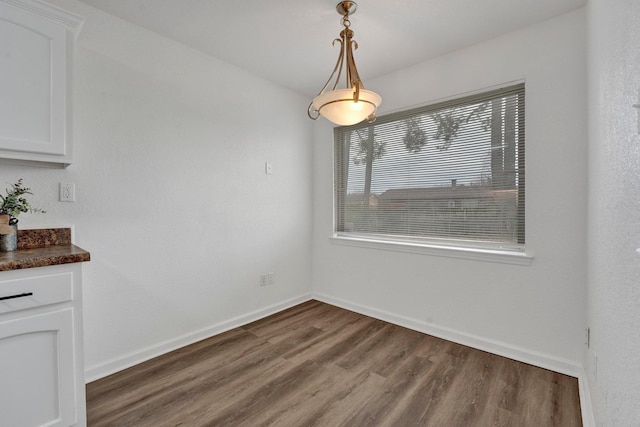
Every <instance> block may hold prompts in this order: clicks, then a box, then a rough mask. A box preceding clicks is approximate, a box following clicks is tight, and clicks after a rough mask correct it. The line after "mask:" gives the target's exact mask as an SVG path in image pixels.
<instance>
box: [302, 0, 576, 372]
mask: <svg viewBox="0 0 640 427" xmlns="http://www.w3.org/2000/svg"><path fill="white" fill-rule="evenodd" d="M585 38H586V37H585V14H584V10H578V11H576V12H572V13H569V14H566V15H562V16H560V17H558V18H555V19H552V20H549V21H546V22H543V23H541V24H539V25H536V26H533V27H529V28H526V29H523V30H521V31H517V32H514V33H510V34H507V35H504V36H502V37H499V38H496V39H494V40H490V41H488V42H484V43H478V44H476V45H474V46H471V47H469V48H466V49H463V50H460V51H456V52H452V53H451V54H449V55H445V56H441V57H439V58H436V59H434V60H432V61H429V62H425V63H422V64H418V65H416V66H414V67H412V68H409V69H404V70H401V71H399V72H397V73H393V74H391V75H388V76H385V77H383V78H380V79H377V80H373V81H368V82H366V84H367V87H368V88H371V89H373V90H376V91H377V92H379V93H380V94H381V95H382V97H383V104H382V106H383V111H381V114H384V113H385V112H387V111H394V110H400V109H404V108H407V107H411V106H415V105H419V104H425V103H428V102H433V101H434V100H438V99H442V98H448V97H452V96H455V95H459V94H463V93H466V92H470V91H478V90H480V89H483V88H487V87H492V86H495V85H499V84H504V83H508V82H511V81H515V80H522V79H524V80H525V83H526V91H527V92H526V115H527V116H526V137H527V160H526V162H527V164H526V167H527V200H526V203H527V205H526V216H527V220H526V221H527V230H526V239H527V244H526V246H527V252H528V253H530V254H531V255H533V256H534V259H533V262H532V263H531V265H530V266H517V265H506V264H499V263H494V262H482V261H472V260H460V259H453V258H445V257H437V256H430V255H419V254H407V253H400V252H391V251H383V250H376V249H367V248H358V247H347V246H338V245H333V244H331V243H330V241H329V237H330V236H331V234H332V219H333V213H332V188H333V187H332V170H331V164H332V137H333V136H332V132H331V128H330V127H329V126H325V127H323V128H320V127H318V128H316V136H315V138H316V143H315V144H314V162H315V169H314V200H315V207H314V214H315V217H314V218H315V220H314V233H315V234H314V270H313V280H314V282H313V283H314V291H317V292H320V293H323V294H325V295H328V296H331V297H333V298H336V299H340V300H343V301H348V302H352V303H357V304H359V305H362V306H365V307H368V308H371V309H374V310H377V311H381V312H387V313H392V314H394V315H398V316H404V317H406V318H410V319H412V320H414V321H415V322H417V323H421V322H422V323H424V324H425V325H427V326H435V327H438V328H442V329H445V330H446V329H449V330H453V331H456V332H459V333H462V334H468V335H472V336H474V337H479V338H480V339H482V340H485V342H498V343H501V344H503V345H506V346H511V347H515V348H519V349H524V350H525V351H529V352H530V353H541V354H544V355H547V356H550V357H551V358H556V359H558V360H568V361H571V362H572V363H574V364H579V363H580V360H581V357H582V342H583V328H584V322H585V306H586V301H585V299H586V286H585V282H586V236H585V230H586V195H587V186H586V178H587V170H586V167H587V153H586V148H587V146H586V138H587V136H586V135H587V124H586V102H587V100H586V88H587V80H586V78H587V77H586V42H585Z"/></svg>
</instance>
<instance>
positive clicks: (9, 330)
mask: <svg viewBox="0 0 640 427" xmlns="http://www.w3.org/2000/svg"><path fill="white" fill-rule="evenodd" d="M0 319H1V318H0ZM74 363H75V362H74V352H73V309H72V308H66V309H62V310H57V311H52V312H49V313H45V314H39V315H32V316H25V317H23V318H18V319H14V320H11V321H5V322H2V321H0V378H1V379H2V380H1V381H0V419H1V420H2V421H1V422H0V424H2V425H6V426H23V427H32V426H65V427H66V426H71V425H74V424H75V423H76V416H75V413H76V408H75V401H76V399H75V395H76V390H75V384H76V382H75V373H74V372H75V371H74Z"/></svg>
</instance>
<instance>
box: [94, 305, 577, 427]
mask: <svg viewBox="0 0 640 427" xmlns="http://www.w3.org/2000/svg"><path fill="white" fill-rule="evenodd" d="M87 418H88V424H89V426H91V427H94V426H95V427H103V426H108V427H129V426H131V427H151V426H153V427H156V426H160V427H164V426H168V427H173V426H182V427H192V426H193V427H200V426H224V427H227V426H233V427H235V426H251V427H253V426H285V427H290V426H305V427H307V426H331V427H334V426H345V427H346V426H349V427H359V426H362V427H365V426H366V427H372V426H375V427H377V426H402V427H408V426H437V427H439V426H446V427H456V426H461V427H469V426H479V427H484V426H492V427H510V426H517V427H521V426H524V427H528V426H535V427H538V426H543V427H546V426H550V427H553V426H558V427H565V426H566V427H573V426H581V425H582V420H581V418H580V401H579V395H578V384H577V380H576V379H575V378H572V377H568V376H566V375H562V374H558V373H555V372H551V371H548V370H545V369H541V368H537V367H534V366H531V365H527V364H524V363H520V362H516V361H514V360H510V359H507V358H504V357H500V356H496V355H493V354H490V353H486V352H483V351H480V350H475V349H472V348H470V347H465V346H462V345H459V344H456V343H453V342H449V341H446V340H443V339H440V338H436V337H432V336H429V335H425V334H422V333H419V332H416V331H413V330H410V329H406V328H403V327H400V326H397V325H393V324H390V323H386V322H383V321H381V320H377V319H373V318H370V317H367V316H364V315H361V314H358V313H354V312H351V311H348V310H343V309H340V308H337V307H333V306H331V305H328V304H325V303H321V302H318V301H309V302H306V303H303V304H300V305H297V306H295V307H292V308H290V309H288V310H284V311H282V312H279V313H277V314H274V315H272V316H269V317H267V318H264V319H261V320H258V321H256V322H252V323H250V324H248V325H245V326H243V327H240V328H235V329H233V330H230V331H228V332H225V333H223V334H219V335H216V336H214V337H211V338H209V339H206V340H202V341H200V342H197V343H195V344H192V345H190V346H186V347H183V348H181V349H178V350H176V351H173V352H170V353H167V354H165V355H162V356H160V357H157V358H154V359H152V360H149V361H147V362H144V363H141V364H139V365H137V366H134V367H131V368H129V369H126V370H123V371H121V372H118V373H116V374H113V375H111V376H108V377H105V378H102V379H100V380H97V381H94V382H92V383H90V384H88V385H87Z"/></svg>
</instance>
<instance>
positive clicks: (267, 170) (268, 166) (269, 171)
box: [264, 162, 273, 175]
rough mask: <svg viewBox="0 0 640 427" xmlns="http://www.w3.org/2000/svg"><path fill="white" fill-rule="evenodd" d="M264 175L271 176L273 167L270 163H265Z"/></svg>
mask: <svg viewBox="0 0 640 427" xmlns="http://www.w3.org/2000/svg"><path fill="white" fill-rule="evenodd" d="M264 173H266V174H267V175H273V165H272V164H271V163H270V162H265V164H264Z"/></svg>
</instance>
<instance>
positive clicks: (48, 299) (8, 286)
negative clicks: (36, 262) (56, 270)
mask: <svg viewBox="0 0 640 427" xmlns="http://www.w3.org/2000/svg"><path fill="white" fill-rule="evenodd" d="M72 299H73V273H71V272H66V273H60V274H47V275H41V276H33V277H26V278H23V279H12V280H0V313H9V312H12V311H17V310H25V309H27V308H33V307H40V306H43V305H48V304H55V303H59V302H64V301H71V300H72Z"/></svg>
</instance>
